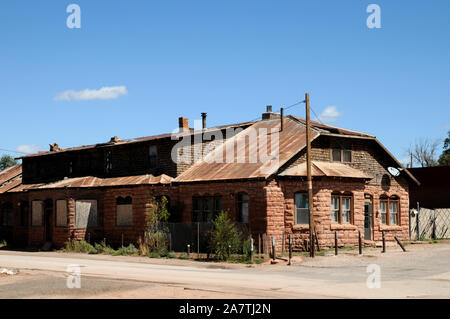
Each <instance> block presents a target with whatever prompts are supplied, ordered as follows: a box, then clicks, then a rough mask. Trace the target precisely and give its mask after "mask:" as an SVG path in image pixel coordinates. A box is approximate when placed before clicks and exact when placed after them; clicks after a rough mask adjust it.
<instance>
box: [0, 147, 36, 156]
mask: <svg viewBox="0 0 450 319" xmlns="http://www.w3.org/2000/svg"><path fill="white" fill-rule="evenodd" d="M0 151H3V152H8V153H16V154H23V155H28V154H31V153H25V152H18V151H11V150H7V149H4V148H0Z"/></svg>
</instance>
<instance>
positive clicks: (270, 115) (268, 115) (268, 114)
mask: <svg viewBox="0 0 450 319" xmlns="http://www.w3.org/2000/svg"><path fill="white" fill-rule="evenodd" d="M279 118H280V114H278V113H272V105H267V106H266V112H265V113H263V114H262V119H263V120H273V119H279Z"/></svg>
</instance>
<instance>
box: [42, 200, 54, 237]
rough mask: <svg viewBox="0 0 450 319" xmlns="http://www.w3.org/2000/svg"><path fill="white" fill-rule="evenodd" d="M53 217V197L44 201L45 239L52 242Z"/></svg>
mask: <svg viewBox="0 0 450 319" xmlns="http://www.w3.org/2000/svg"><path fill="white" fill-rule="evenodd" d="M52 217H53V201H52V200H51V199H47V200H46V201H45V202H44V222H45V241H50V242H51V241H52V239H53V228H52V226H53V225H52Z"/></svg>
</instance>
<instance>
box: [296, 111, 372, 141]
mask: <svg viewBox="0 0 450 319" xmlns="http://www.w3.org/2000/svg"><path fill="white" fill-rule="evenodd" d="M289 116H290V117H292V118H295V119H296V120H298V121H300V122H301V123H303V125H306V120H305V119H303V118H301V117H298V116H294V115H289ZM311 128H312V129H316V130H319V131H325V132H329V133H335V134H341V135H352V136H361V137H375V136H374V135H370V134H367V133H363V132H358V131H353V130H348V129H344V128H341V127H337V126H333V125H328V124H323V123H319V122H316V121H311Z"/></svg>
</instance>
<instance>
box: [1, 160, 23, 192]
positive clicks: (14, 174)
mask: <svg viewBox="0 0 450 319" xmlns="http://www.w3.org/2000/svg"><path fill="white" fill-rule="evenodd" d="M21 176H22V165H21V164H19V165H15V166H12V167H9V168H7V169H5V170H3V171H0V194H1V193H4V192H7V191H8V190H10V189H11V188H14V187H16V186H17V185H19V184H20V183H21V182H22V179H21Z"/></svg>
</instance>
